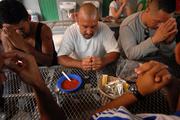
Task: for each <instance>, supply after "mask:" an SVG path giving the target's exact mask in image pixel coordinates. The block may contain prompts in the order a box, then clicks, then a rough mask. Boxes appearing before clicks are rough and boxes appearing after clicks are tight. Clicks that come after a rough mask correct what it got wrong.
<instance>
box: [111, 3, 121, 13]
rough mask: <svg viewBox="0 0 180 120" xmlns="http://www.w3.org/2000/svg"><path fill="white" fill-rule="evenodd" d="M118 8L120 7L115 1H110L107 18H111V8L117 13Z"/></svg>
mask: <svg viewBox="0 0 180 120" xmlns="http://www.w3.org/2000/svg"><path fill="white" fill-rule="evenodd" d="M119 7H120V6H119V5H118V4H117V3H116V1H112V2H111V3H110V5H109V16H113V15H112V11H111V8H114V9H115V10H116V11H117V10H118V9H119Z"/></svg>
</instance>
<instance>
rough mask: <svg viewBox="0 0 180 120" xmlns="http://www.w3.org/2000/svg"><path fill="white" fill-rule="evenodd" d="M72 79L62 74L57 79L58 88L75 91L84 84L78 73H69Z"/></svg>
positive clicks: (63, 90) (66, 91) (68, 91)
mask: <svg viewBox="0 0 180 120" xmlns="http://www.w3.org/2000/svg"><path fill="white" fill-rule="evenodd" d="M67 76H68V77H69V78H70V79H71V81H69V80H67V78H66V77H65V76H61V77H60V78H59V79H58V81H57V84H56V86H57V88H59V90H61V91H62V92H65V93H70V92H75V91H77V90H79V89H80V88H81V86H82V83H83V81H82V79H81V77H80V76H79V75H76V74H67Z"/></svg>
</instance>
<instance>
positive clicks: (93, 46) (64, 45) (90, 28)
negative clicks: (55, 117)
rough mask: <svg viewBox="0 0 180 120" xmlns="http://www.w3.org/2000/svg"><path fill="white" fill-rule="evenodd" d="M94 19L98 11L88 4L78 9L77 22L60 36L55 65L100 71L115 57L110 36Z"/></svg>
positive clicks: (112, 38)
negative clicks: (56, 63)
mask: <svg viewBox="0 0 180 120" xmlns="http://www.w3.org/2000/svg"><path fill="white" fill-rule="evenodd" d="M98 20H99V14H98V10H97V8H96V7H95V6H94V5H93V4H92V3H85V4H83V5H82V6H81V7H80V10H79V12H78V17H77V22H76V23H75V24H73V25H71V26H70V27H68V28H67V30H66V31H65V33H64V37H63V40H62V42H61V45H60V48H59V50H58V63H59V64H61V65H64V66H66V67H75V68H80V69H83V70H100V69H102V68H104V67H105V66H106V65H108V64H110V63H112V62H114V61H115V60H116V59H117V58H118V57H119V47H118V44H117V41H116V39H115V37H114V33H113V32H112V31H111V30H110V28H109V27H108V26H107V25H106V24H104V23H102V22H98ZM71 53H72V54H73V55H72V54H71ZM70 55H71V56H70Z"/></svg>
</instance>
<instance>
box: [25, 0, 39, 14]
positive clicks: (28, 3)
mask: <svg viewBox="0 0 180 120" xmlns="http://www.w3.org/2000/svg"><path fill="white" fill-rule="evenodd" d="M22 2H23V4H24V6H25V7H26V9H27V10H29V9H30V10H32V11H33V12H36V13H38V14H39V15H41V10H40V7H39V2H38V0H22Z"/></svg>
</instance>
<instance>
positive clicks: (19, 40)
mask: <svg viewBox="0 0 180 120" xmlns="http://www.w3.org/2000/svg"><path fill="white" fill-rule="evenodd" d="M0 24H2V32H1V38H0V39H1V43H2V46H3V48H4V52H8V51H11V50H13V49H18V50H21V51H24V52H26V53H30V54H32V55H34V56H35V58H36V61H37V63H38V65H42V66H44V65H45V66H49V65H53V64H57V55H56V52H55V48H54V43H53V39H52V32H51V29H50V28H49V27H48V26H47V25H45V24H43V23H39V22H32V21H31V17H30V15H29V14H28V12H27V10H26V9H25V7H24V6H23V4H22V3H20V2H18V1H16V0H13V1H10V0H6V1H1V2H0Z"/></svg>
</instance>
